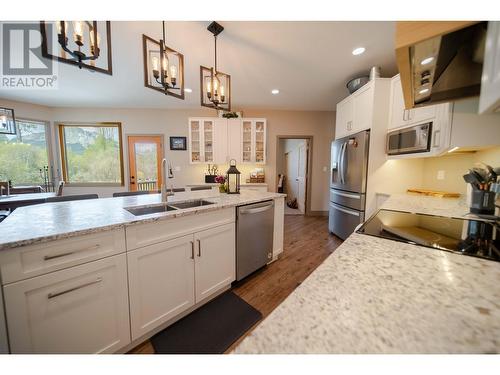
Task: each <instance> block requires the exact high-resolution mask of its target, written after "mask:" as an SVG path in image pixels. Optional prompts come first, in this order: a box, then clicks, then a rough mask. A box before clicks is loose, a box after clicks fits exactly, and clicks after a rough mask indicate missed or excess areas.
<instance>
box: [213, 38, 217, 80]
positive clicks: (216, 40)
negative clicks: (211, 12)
mask: <svg viewBox="0 0 500 375" xmlns="http://www.w3.org/2000/svg"><path fill="white" fill-rule="evenodd" d="M214 39H215V74H217V35H214Z"/></svg>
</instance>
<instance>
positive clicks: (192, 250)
mask: <svg viewBox="0 0 500 375" xmlns="http://www.w3.org/2000/svg"><path fill="white" fill-rule="evenodd" d="M190 242H191V259H194V241H190Z"/></svg>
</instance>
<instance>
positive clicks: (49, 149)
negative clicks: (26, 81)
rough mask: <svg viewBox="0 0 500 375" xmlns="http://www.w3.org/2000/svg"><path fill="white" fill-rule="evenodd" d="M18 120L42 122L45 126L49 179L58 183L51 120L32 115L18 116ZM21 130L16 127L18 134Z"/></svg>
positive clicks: (33, 182)
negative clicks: (32, 116)
mask: <svg viewBox="0 0 500 375" xmlns="http://www.w3.org/2000/svg"><path fill="white" fill-rule="evenodd" d="M16 122H31V123H36V124H41V125H43V126H44V127H45V146H46V147H45V151H46V152H47V165H48V167H49V179H50V180H52V182H53V183H54V185H55V184H56V180H57V179H58V176H56V175H55V171H56V170H57V166H56V160H54V153H53V151H54V149H53V144H52V127H51V122H50V121H48V120H41V119H36V118H31V117H24V116H23V117H19V116H17V117H16ZM18 132H20V130H19V129H18V128H17V127H16V136H17V134H18ZM23 184H36V182H35V181H32V182H29V181H24V182H23Z"/></svg>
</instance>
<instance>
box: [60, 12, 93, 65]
mask: <svg viewBox="0 0 500 375" xmlns="http://www.w3.org/2000/svg"><path fill="white" fill-rule="evenodd" d="M56 26H57V41H58V42H59V44H60V45H61V48H62V49H63V50H64V51H65V52H66V53H68V54H69V55H70V56H71V57H72V60H73V61H75V62H76V63H77V65H78V67H79V68H80V69H82V67H83V65H84V64H83V62H84V61H88V60H97V59H98V58H99V53H100V49H99V44H100V43H101V36H100V35H99V33H98V32H97V21H73V22H72V26H73V35H72V39H73V42H74V44H75V45H76V49H71V48H70V47H69V38H68V34H69V23H68V21H57V22H56ZM84 34H85V35H88V40H86V38H85V37H84ZM85 45H87V46H88V51H87V53H89V54H86V53H85V52H84V51H83V48H84V47H85Z"/></svg>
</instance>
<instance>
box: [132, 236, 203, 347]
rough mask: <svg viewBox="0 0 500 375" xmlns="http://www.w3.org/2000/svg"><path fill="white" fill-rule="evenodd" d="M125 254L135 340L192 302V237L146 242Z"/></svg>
mask: <svg viewBox="0 0 500 375" xmlns="http://www.w3.org/2000/svg"><path fill="white" fill-rule="evenodd" d="M127 257H128V270H129V294H130V325H131V327H132V340H135V339H137V338H139V337H141V336H142V335H144V334H146V333H148V332H149V331H151V330H152V329H154V328H155V327H157V326H159V325H160V324H162V323H164V322H166V321H168V320H169V319H171V318H173V317H174V316H176V315H178V314H180V313H182V312H183V311H185V310H187V309H188V308H190V307H191V306H193V305H194V238H193V235H188V236H184V237H180V238H176V239H174V240H170V241H165V242H161V243H159V244H156V245H151V246H146V247H143V248H141V249H138V250H134V251H131V252H129V253H128V254H127Z"/></svg>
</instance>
